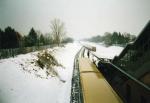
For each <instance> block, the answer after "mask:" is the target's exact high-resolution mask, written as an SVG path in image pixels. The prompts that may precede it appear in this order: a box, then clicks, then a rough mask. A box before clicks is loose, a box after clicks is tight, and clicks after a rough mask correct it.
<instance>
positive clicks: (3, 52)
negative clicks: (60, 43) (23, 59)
mask: <svg viewBox="0 0 150 103" xmlns="http://www.w3.org/2000/svg"><path fill="white" fill-rule="evenodd" d="M54 46H56V45H55V44H53V45H46V46H33V47H22V48H13V49H0V59H4V58H9V57H15V56H16V55H18V54H26V53H29V52H34V51H37V50H44V49H47V48H52V47H54Z"/></svg>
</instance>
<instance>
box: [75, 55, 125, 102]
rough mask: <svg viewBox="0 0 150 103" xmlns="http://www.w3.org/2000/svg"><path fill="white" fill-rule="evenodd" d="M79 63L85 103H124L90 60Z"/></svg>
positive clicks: (82, 59) (81, 60)
mask: <svg viewBox="0 0 150 103" xmlns="http://www.w3.org/2000/svg"><path fill="white" fill-rule="evenodd" d="M78 61H79V72H80V81H81V87H82V94H83V101H84V103H123V102H122V100H121V98H120V97H119V96H118V95H117V94H116V92H115V91H114V90H113V89H112V87H111V86H110V85H109V83H108V82H107V81H106V79H105V78H104V76H103V75H102V74H101V73H100V72H99V70H98V69H97V68H96V66H95V64H93V63H92V62H91V61H90V59H88V58H79V60H78Z"/></svg>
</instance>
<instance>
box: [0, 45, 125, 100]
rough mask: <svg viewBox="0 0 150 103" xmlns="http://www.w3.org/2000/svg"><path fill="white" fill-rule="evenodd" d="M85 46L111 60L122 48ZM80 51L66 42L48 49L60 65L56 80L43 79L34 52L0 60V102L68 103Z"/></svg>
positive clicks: (42, 72)
mask: <svg viewBox="0 0 150 103" xmlns="http://www.w3.org/2000/svg"><path fill="white" fill-rule="evenodd" d="M88 44H90V45H94V46H96V48H97V52H96V54H97V55H99V57H106V58H113V57H114V55H118V54H119V53H120V52H121V51H122V49H123V48H121V47H117V46H111V47H108V48H107V47H104V46H103V45H99V44H95V43H88ZM80 48H81V45H80V44H79V43H70V44H67V45H65V47H54V48H52V49H48V50H49V51H51V50H54V51H55V57H56V59H57V60H58V62H59V63H61V64H62V65H63V66H64V69H63V68H61V67H57V68H56V70H57V72H58V74H59V78H58V77H56V76H55V77H51V76H49V77H47V76H46V73H45V71H44V70H41V69H39V67H38V66H37V65H35V63H34V60H36V59H37V56H36V55H37V52H32V53H28V54H24V55H18V56H17V57H15V58H9V59H3V60H0V103H69V102H70V93H71V79H72V72H73V62H74V57H75V54H76V53H77V52H78V51H79V49H80ZM62 81H63V82H62Z"/></svg>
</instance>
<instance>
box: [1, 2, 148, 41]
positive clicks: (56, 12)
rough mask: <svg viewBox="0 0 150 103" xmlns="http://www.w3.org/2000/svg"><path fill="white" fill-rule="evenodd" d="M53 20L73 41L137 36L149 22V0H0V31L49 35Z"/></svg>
mask: <svg viewBox="0 0 150 103" xmlns="http://www.w3.org/2000/svg"><path fill="white" fill-rule="evenodd" d="M54 18H59V19H60V20H62V21H63V22H64V23H65V26H66V29H67V33H68V36H71V37H74V38H75V39H81V38H87V37H90V36H94V35H102V34H104V32H113V31H118V32H119V31H120V32H129V33H131V34H135V35H138V34H139V32H140V31H141V30H142V29H143V27H144V26H145V24H146V23H147V22H148V21H149V20H150V0H0V28H1V29H4V28H5V27H7V26H11V27H13V28H15V29H16V30H17V31H19V32H20V33H22V34H28V32H29V30H30V28H31V27H34V28H35V29H36V30H40V31H41V32H42V33H48V32H50V21H51V20H52V19H54Z"/></svg>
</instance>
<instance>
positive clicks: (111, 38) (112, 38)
mask: <svg viewBox="0 0 150 103" xmlns="http://www.w3.org/2000/svg"><path fill="white" fill-rule="evenodd" d="M135 39H136V36H135V35H131V34H129V33H120V32H113V33H109V32H106V33H105V34H104V35H103V36H100V35H97V36H94V37H92V38H89V39H85V40H87V41H91V42H96V43H98V42H103V43H104V44H106V45H113V44H120V45H125V44H127V43H129V42H133V41H134V40H135Z"/></svg>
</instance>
